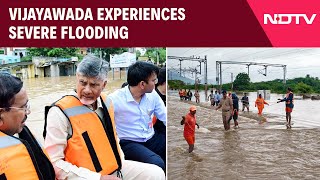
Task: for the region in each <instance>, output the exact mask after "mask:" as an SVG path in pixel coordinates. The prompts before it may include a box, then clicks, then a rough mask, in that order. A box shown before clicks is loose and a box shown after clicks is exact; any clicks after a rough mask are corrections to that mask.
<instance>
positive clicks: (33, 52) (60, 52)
mask: <svg viewBox="0 0 320 180" xmlns="http://www.w3.org/2000/svg"><path fill="white" fill-rule="evenodd" d="M27 51H28V53H29V54H28V56H29V57H33V56H47V57H66V58H69V57H72V56H77V55H78V54H77V53H78V51H79V49H78V48H27ZM29 57H27V58H26V59H29Z"/></svg>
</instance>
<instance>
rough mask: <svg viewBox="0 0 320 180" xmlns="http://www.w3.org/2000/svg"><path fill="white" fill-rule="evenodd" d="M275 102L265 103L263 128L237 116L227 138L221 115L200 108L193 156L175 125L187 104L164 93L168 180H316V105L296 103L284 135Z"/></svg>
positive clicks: (319, 161)
mask: <svg viewBox="0 0 320 180" xmlns="http://www.w3.org/2000/svg"><path fill="white" fill-rule="evenodd" d="M201 93H203V92H201ZM200 95H202V96H204V93H203V94H200ZM278 96H279V97H278ZM255 97H256V94H254V95H253V94H250V96H249V98H250V107H251V109H252V110H253V112H251V113H252V114H256V110H255V109H254V103H253V101H254V100H255ZM280 97H281V95H273V94H272V95H271V99H270V100H268V102H269V103H270V105H271V106H269V107H268V106H266V107H265V111H264V113H265V115H264V116H265V117H266V119H267V122H265V123H259V122H258V121H257V120H255V119H251V118H247V117H246V116H244V115H245V114H241V113H240V116H239V119H238V120H239V126H240V128H239V129H234V128H233V121H232V122H231V130H229V131H227V132H226V131H224V129H223V124H222V120H221V112H220V111H215V110H214V109H213V108H211V107H209V106H208V105H205V104H206V103H207V104H209V102H206V103H203V104H201V105H200V106H198V107H197V114H196V115H197V122H198V124H199V125H200V129H196V142H195V150H194V152H192V153H190V154H189V153H188V152H187V149H188V145H187V143H186V141H185V140H184V137H183V126H181V125H180V120H181V116H182V115H185V114H186V113H187V112H188V109H189V107H190V102H185V101H180V100H179V97H178V93H177V92H176V91H169V96H168V101H167V104H168V105H167V107H168V127H167V128H168V130H167V131H168V138H167V139H168V172H167V173H168V179H178V180H179V179H181V180H182V179H188V180H195V179H319V177H320V153H319V152H320V138H319V137H320V125H319V120H318V117H319V116H320V114H319V111H316V109H317V106H319V103H320V101H311V100H296V101H295V108H294V112H293V116H292V118H293V122H294V124H293V126H292V129H290V130H287V129H286V127H285V116H284V115H283V114H284V106H285V105H284V104H283V103H280V104H275V102H276V99H277V98H280ZM194 100H195V99H194V97H193V101H194ZM202 100H204V99H202ZM202 102H203V101H202ZM193 104H194V102H193ZM240 108H242V107H241V105H240ZM304 110H307V111H306V112H305V111H304ZM300 111H303V112H300Z"/></svg>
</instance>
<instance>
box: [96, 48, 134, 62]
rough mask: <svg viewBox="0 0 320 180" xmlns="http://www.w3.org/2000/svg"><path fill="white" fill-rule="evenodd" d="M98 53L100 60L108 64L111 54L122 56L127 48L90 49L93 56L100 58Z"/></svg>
mask: <svg viewBox="0 0 320 180" xmlns="http://www.w3.org/2000/svg"><path fill="white" fill-rule="evenodd" d="M100 51H101V55H102V59H105V60H106V61H108V62H110V55H111V54H122V53H124V52H128V48H91V49H90V52H91V53H93V54H95V55H96V56H100Z"/></svg>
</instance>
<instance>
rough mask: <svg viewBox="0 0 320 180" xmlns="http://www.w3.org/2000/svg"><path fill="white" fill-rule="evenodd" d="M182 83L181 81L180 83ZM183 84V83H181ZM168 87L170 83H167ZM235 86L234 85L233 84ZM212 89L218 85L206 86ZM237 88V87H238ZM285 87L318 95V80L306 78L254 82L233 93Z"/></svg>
mask: <svg viewBox="0 0 320 180" xmlns="http://www.w3.org/2000/svg"><path fill="white" fill-rule="evenodd" d="M181 82H182V81H181ZM182 83H183V82H182ZM169 85H170V83H169ZM234 86H235V84H234ZM204 87H205V86H204V85H202V84H201V85H198V89H200V90H204V89H205V88H204ZM212 87H214V88H215V89H220V86H218V85H214V86H212V85H208V89H209V88H212ZM238 87H239V86H238ZM287 87H291V88H292V89H293V92H294V93H307V94H311V93H320V80H319V78H314V77H310V76H307V77H305V78H303V77H301V78H295V79H289V80H287V82H286V84H283V80H282V79H275V80H272V81H267V82H256V83H249V84H247V85H246V86H242V87H241V88H238V89H235V91H246V92H248V91H257V90H262V89H268V90H271V92H272V93H279V94H280V93H282V94H283V93H285V92H286V89H287ZM180 88H181V89H195V86H194V85H184V83H183V84H179V85H177V86H175V89H180ZM221 89H224V90H227V91H229V90H231V84H230V83H228V84H223V85H222V87H221Z"/></svg>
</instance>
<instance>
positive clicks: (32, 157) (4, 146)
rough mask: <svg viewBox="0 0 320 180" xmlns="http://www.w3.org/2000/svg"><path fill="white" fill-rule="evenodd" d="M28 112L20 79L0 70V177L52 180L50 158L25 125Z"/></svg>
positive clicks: (26, 96) (25, 93)
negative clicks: (16, 135)
mask: <svg viewBox="0 0 320 180" xmlns="http://www.w3.org/2000/svg"><path fill="white" fill-rule="evenodd" d="M30 113H31V111H30V104H29V101H28V95H27V92H26V90H25V89H24V88H23V82H22V81H21V80H20V79H19V78H17V77H14V76H12V75H10V74H8V73H0V154H1V155H0V179H48V180H51V179H52V180H53V179H55V174H54V170H53V166H52V164H51V162H50V160H49V159H48V158H47V156H46V154H45V152H44V150H42V148H41V147H40V145H39V144H38V142H37V140H36V139H35V138H34V136H33V135H32V133H31V132H30V130H29V129H28V127H27V126H26V125H25V121H26V120H27V116H28V115H29V114H30ZM16 133H18V136H19V137H18V138H17V137H15V136H13V135H14V134H16Z"/></svg>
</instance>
